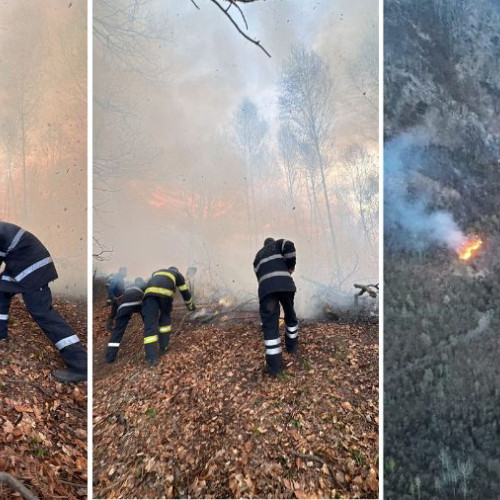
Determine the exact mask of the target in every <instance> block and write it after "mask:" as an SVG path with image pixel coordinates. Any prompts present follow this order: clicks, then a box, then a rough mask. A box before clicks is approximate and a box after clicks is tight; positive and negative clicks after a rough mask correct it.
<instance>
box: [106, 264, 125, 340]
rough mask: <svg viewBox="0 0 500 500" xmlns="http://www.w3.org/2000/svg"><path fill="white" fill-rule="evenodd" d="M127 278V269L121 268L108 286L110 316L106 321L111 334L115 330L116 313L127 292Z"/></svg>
mask: <svg viewBox="0 0 500 500" xmlns="http://www.w3.org/2000/svg"><path fill="white" fill-rule="evenodd" d="M126 277H127V268H126V267H120V269H119V271H118V273H117V274H115V275H113V276H112V277H111V280H110V281H109V284H108V301H107V303H108V305H109V306H110V310H109V316H108V319H107V320H106V330H108V332H110V331H111V330H112V329H113V322H114V320H115V316H116V312H117V311H118V305H119V302H120V298H121V296H122V295H123V293H124V292H125V281H124V280H125V278H126Z"/></svg>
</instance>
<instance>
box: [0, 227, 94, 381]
mask: <svg viewBox="0 0 500 500" xmlns="http://www.w3.org/2000/svg"><path fill="white" fill-rule="evenodd" d="M3 266H5V268H4V269H3V272H1V273H0V340H6V339H7V325H8V320H9V309H10V303H11V300H12V297H13V296H14V295H16V294H17V293H21V294H22V296H23V300H24V303H25V304H26V308H27V309H28V312H29V313H30V315H31V317H32V318H33V320H34V321H35V322H36V323H37V325H38V326H39V327H40V328H41V329H42V330H43V332H44V333H45V335H47V337H48V338H49V339H50V340H51V341H52V342H53V343H54V345H55V346H56V348H57V349H58V350H59V354H60V355H61V357H62V359H63V361H64V362H65V363H66V365H67V368H66V369H62V370H55V371H54V372H53V373H52V377H53V378H55V379H56V380H59V381H61V382H80V381H82V380H86V379H87V352H86V350H85V349H84V347H83V345H82V344H81V342H80V339H79V338H78V335H77V334H76V332H75V331H74V330H73V329H72V328H71V327H70V326H69V325H68V324H67V323H66V322H65V321H64V319H63V318H62V317H61V316H60V315H59V314H58V313H57V312H56V311H55V310H54V309H53V307H52V294H51V292H50V288H49V283H50V282H51V281H54V280H55V279H57V277H58V276H57V271H56V268H55V266H54V263H53V261H52V258H51V256H50V254H49V252H48V250H47V249H46V248H45V247H44V246H43V244H42V243H41V242H40V241H39V240H38V239H37V238H36V237H35V236H34V235H33V234H31V233H29V232H28V231H26V230H24V229H22V228H20V227H19V226H16V225H15V224H10V223H8V222H3V221H0V268H2V267H3ZM25 341H26V342H29V340H25Z"/></svg>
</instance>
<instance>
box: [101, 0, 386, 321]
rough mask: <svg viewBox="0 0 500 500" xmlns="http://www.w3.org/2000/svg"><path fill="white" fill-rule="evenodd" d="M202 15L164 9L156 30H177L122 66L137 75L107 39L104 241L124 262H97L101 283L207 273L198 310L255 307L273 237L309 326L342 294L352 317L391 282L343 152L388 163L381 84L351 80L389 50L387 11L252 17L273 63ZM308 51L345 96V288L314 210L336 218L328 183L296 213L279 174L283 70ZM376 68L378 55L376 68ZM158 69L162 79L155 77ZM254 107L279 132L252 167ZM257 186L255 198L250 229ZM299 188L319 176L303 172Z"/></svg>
mask: <svg viewBox="0 0 500 500" xmlns="http://www.w3.org/2000/svg"><path fill="white" fill-rule="evenodd" d="M106 4H107V3H106V2H97V3H96V4H95V5H96V7H97V8H94V15H95V16H96V17H99V16H100V15H105V14H106ZM122 4H123V5H129V4H130V3H129V2H126V1H125V0H123V1H122ZM200 5H201V7H202V8H201V10H197V9H196V8H194V7H193V6H192V4H191V3H190V2H189V1H187V2H161V1H157V2H152V4H151V6H152V8H153V9H154V15H153V16H151V17H152V18H155V19H165V21H164V26H165V27H166V28H165V29H164V30H163V31H162V32H161V33H160V34H159V36H158V40H159V41H158V44H154V46H153V44H152V46H151V49H150V50H145V51H144V52H146V53H147V55H148V59H147V61H145V60H142V59H140V58H137V57H135V56H136V55H137V54H134V53H132V52H130V51H127V53H120V54H119V55H120V57H122V58H124V59H125V60H126V61H127V62H130V64H128V66H127V67H126V68H125V67H123V66H122V64H121V63H120V61H119V60H117V59H116V58H113V57H112V56H110V52H111V51H110V50H109V46H108V45H106V44H107V40H108V39H107V38H104V42H102V41H100V40H98V39H96V38H94V79H95V82H96V83H95V93H94V97H95V99H96V106H95V108H94V119H95V124H96V125H95V127H94V131H95V147H94V153H95V158H94V165H95V169H96V170H95V171H96V176H95V180H94V183H95V186H96V188H97V190H96V192H95V201H96V207H95V213H94V221H95V235H96V237H97V239H98V241H99V243H100V244H101V245H103V246H104V247H105V248H107V249H109V250H112V252H111V253H109V254H103V257H104V258H105V260H104V261H96V262H95V264H96V268H97V271H98V272H100V273H103V274H107V273H110V272H113V271H116V270H117V269H118V267H120V266H126V267H127V268H128V271H129V272H128V274H129V276H128V278H129V279H130V280H132V279H133V278H134V277H135V276H137V275H141V276H143V277H148V275H149V274H150V273H151V272H152V271H154V270H155V269H157V268H159V267H164V266H169V265H176V266H177V267H179V269H181V270H185V269H186V268H187V267H188V266H195V267H197V268H198V274H197V276H196V281H197V285H196V288H197V290H196V293H195V295H196V296H197V300H198V298H199V300H204V298H207V299H208V298H210V297H212V298H218V297H221V296H224V295H235V296H236V297H237V299H238V300H240V301H244V300H246V299H248V298H250V297H256V291H257V282H256V279H255V275H254V273H253V269H252V262H253V259H254V256H255V254H256V252H257V251H258V250H259V248H260V246H261V245H262V242H263V240H264V238H265V237H267V236H272V237H275V238H287V239H291V240H292V241H294V242H295V244H296V246H297V252H298V264H297V271H296V274H294V279H295V280H296V283H297V286H298V288H299V293H298V294H297V300H298V309H299V312H300V314H302V315H303V316H309V315H312V314H314V310H313V307H312V304H313V303H314V304H317V303H319V302H321V301H322V300H325V301H327V300H328V299H329V298H330V297H328V296H327V294H326V291H325V289H324V288H322V286H323V287H328V286H331V285H334V286H335V287H337V288H338V289H339V290H341V291H342V293H343V295H341V296H340V297H336V298H337V299H338V301H341V300H342V299H345V298H346V297H347V299H346V300H350V302H351V303H352V291H353V289H352V284H353V282H354V281H356V280H360V281H361V282H373V281H376V279H377V275H378V270H377V267H378V258H377V255H376V248H378V242H377V241H373V243H372V244H373V248H372V247H369V246H368V245H365V243H364V241H363V237H362V236H360V230H359V223H358V222H359V221H358V220H356V217H355V215H354V213H353V210H352V205H353V204H354V201H353V199H351V195H350V194H349V180H348V179H347V176H346V175H345V169H343V166H342V165H341V163H342V158H341V156H342V152H343V150H344V149H345V148H346V147H347V146H348V145H351V144H353V143H361V144H363V146H364V147H365V148H366V149H367V150H368V151H369V153H370V154H372V155H373V156H376V154H377V151H378V144H377V137H378V134H377V124H378V119H377V116H374V114H373V112H372V107H373V106H375V107H376V102H369V101H368V100H367V96H371V95H378V87H377V82H378V73H377V72H375V73H377V75H376V77H375V78H372V79H370V78H366V80H364V81H363V82H361V81H360V80H359V79H358V80H356V81H353V78H352V74H353V73H355V72H356V68H358V69H359V67H360V65H364V63H363V61H362V59H363V57H364V56H366V51H365V50H364V49H365V48H366V47H368V46H370V47H371V45H373V46H374V47H377V46H378V37H376V36H374V37H372V35H373V33H372V31H370V30H367V29H366V27H367V25H368V26H370V23H371V25H374V26H375V27H376V25H377V8H376V6H374V5H372V2H368V1H364V0H358V1H356V2H347V1H346V0H343V1H342V2H338V3H335V5H333V4H332V2H328V1H326V0H322V1H319V2H315V3H314V5H311V4H310V3H305V2H301V1H291V2H255V3H251V4H248V6H246V5H245V6H244V11H245V15H246V19H247V21H248V25H249V30H248V31H249V33H250V34H251V35H253V36H255V37H256V38H258V39H260V40H261V42H262V44H263V45H265V46H266V49H268V50H269V51H270V52H271V53H272V56H273V57H272V58H271V59H269V58H267V57H266V56H265V55H264V54H263V53H262V52H261V51H260V50H259V49H258V48H257V47H255V46H254V45H252V44H250V43H248V42H246V41H245V40H244V39H243V38H242V37H240V36H239V35H238V34H237V33H236V32H235V30H234V27H233V26H232V25H231V24H230V23H228V22H227V20H226V18H225V17H224V16H221V15H220V12H219V11H218V10H217V9H213V8H212V7H213V6H212V5H211V3H210V2H204V3H203V4H200ZM363 7H364V8H363ZM147 18H148V15H147V14H146V15H145V16H144V19H147ZM106 19H107V21H109V17H108V18H106ZM137 22H139V21H137ZM108 24H109V23H108ZM375 34H376V29H375ZM157 35H158V33H156V32H155V33H154V36H157ZM370 37H372V38H373V39H371V38H370ZM160 39H161V42H160ZM369 40H371V42H370V43H371V45H370V43H368V41H369ZM141 43H144V38H142V39H141V38H140V37H138V38H137V43H136V45H135V46H139V45H140V44H141ZM297 44H304V45H305V46H306V47H307V48H308V49H310V50H315V51H316V52H317V53H318V54H319V55H320V56H321V57H322V58H323V59H324V60H325V61H326V62H327V64H328V65H329V67H330V68H331V73H332V76H333V78H334V81H335V85H336V86H335V89H334V92H335V95H334V97H333V101H334V102H335V104H336V109H337V113H336V114H335V116H332V121H333V122H334V126H333V127H332V137H331V142H332V144H331V145H330V149H329V151H328V158H327V159H326V160H327V163H328V174H327V183H328V190H329V195H330V201H331V206H332V214H333V215H332V217H333V225H334V227H335V230H336V237H337V242H338V250H339V258H340V262H341V264H342V266H343V269H342V272H343V275H344V277H345V280H344V281H343V282H342V283H338V282H335V283H334V282H333V281H334V280H333V277H334V276H336V269H335V264H334V259H333V257H332V251H331V248H330V247H329V245H330V238H329V234H328V229H327V225H326V215H325V213H324V212H322V213H311V211H310V208H309V207H310V204H311V199H312V198H313V197H317V198H318V199H319V200H320V201H319V205H320V206H321V207H322V209H324V206H323V205H322V202H323V198H322V196H323V194H322V192H321V190H320V188H319V181H318V184H317V191H316V192H315V193H312V192H309V193H308V192H307V191H306V189H305V188H303V189H302V190H301V191H299V190H297V193H296V194H297V197H296V199H294V203H291V201H290V198H289V196H288V193H287V183H286V180H285V176H284V175H283V171H282V166H281V165H280V159H279V152H278V147H277V139H276V138H277V133H278V129H279V125H280V123H279V109H278V84H279V80H280V73H281V68H282V62H283V60H285V59H286V58H287V56H288V55H289V52H290V48H291V47H292V46H293V45H297ZM116 50H118V49H116ZM372 56H373V51H372V52H370V58H371V60H372V59H373V60H374V61H375V66H376V61H377V59H376V57H375V56H373V57H372ZM141 61H142V62H143V63H144V64H143V65H142V66H141ZM146 63H147V67H146ZM133 64H134V65H135V64H137V65H138V66H139V67H137V66H133V67H132V65H133ZM363 67H364V66H363ZM155 68H156V70H157V73H158V74H161V76H160V77H157V76H156V75H154V76H152V73H155V71H154V70H155ZM141 70H143V71H142V74H141ZM146 70H147V71H146ZM361 73H363V74H367V75H369V74H370V72H369V71H368V70H367V71H365V70H364V69H363V70H362V71H359V72H358V75H359V74H361ZM353 82H354V83H353ZM354 84H355V85H356V86H355V85H354ZM358 86H359V88H358ZM245 98H246V99H249V100H250V101H252V102H253V103H254V104H255V105H256V107H257V108H258V111H259V115H260V116H261V117H262V118H263V119H264V120H265V121H266V122H267V125H268V129H267V130H268V134H267V137H266V141H267V150H266V153H265V155H267V156H266V159H265V161H262V162H261V161H255V162H253V163H252V164H251V166H249V165H246V164H245V159H244V157H243V156H244V155H242V153H241V149H238V146H237V144H236V143H237V141H236V140H235V137H234V135H235V125H234V121H235V120H234V117H235V114H236V111H237V110H238V107H239V106H240V103H241V102H242V101H243V100H244V99H245ZM110 99H112V100H111V101H110ZM353 109H356V110H357V112H356V113H354V112H352V110H353ZM375 115H376V113H375ZM265 155H263V156H265ZM250 175H253V176H254V182H255V186H254V187H255V198H256V203H255V206H254V210H253V213H254V215H255V220H253V221H251V222H250V221H249V217H248V213H249V210H248V207H249V206H253V205H252V203H251V200H250V203H249V202H248V201H247V200H246V196H248V193H249V191H250V190H249V188H248V184H249V177H250ZM300 175H302V176H303V178H304V177H305V176H306V175H309V173H306V172H305V171H304V169H303V170H302V171H301V173H300ZM318 177H319V176H318ZM298 180H299V179H296V182H297V183H298ZM302 185H304V184H302ZM376 203H377V199H376V196H375V197H374V201H373V204H376ZM311 221H312V222H311ZM250 228H252V229H250ZM96 251H99V248H97V249H96Z"/></svg>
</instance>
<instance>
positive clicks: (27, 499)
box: [0, 472, 38, 500]
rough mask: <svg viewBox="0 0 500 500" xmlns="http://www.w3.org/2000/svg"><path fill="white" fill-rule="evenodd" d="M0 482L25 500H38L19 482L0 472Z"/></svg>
mask: <svg viewBox="0 0 500 500" xmlns="http://www.w3.org/2000/svg"><path fill="white" fill-rule="evenodd" d="M2 482H3V483H7V484H8V485H9V486H10V487H11V488H13V489H15V490H16V491H17V492H18V493H20V494H21V496H22V497H23V498H24V499H25V500H38V497H37V496H35V495H34V494H33V493H32V492H31V491H30V490H29V489H28V488H26V486H24V484H23V483H21V481H19V480H18V479H16V478H15V477H14V476H11V475H10V474H7V472H0V483H2Z"/></svg>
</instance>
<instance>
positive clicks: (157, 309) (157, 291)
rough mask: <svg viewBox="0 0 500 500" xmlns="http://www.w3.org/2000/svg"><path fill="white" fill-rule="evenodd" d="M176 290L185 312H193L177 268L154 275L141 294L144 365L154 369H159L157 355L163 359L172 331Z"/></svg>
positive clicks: (191, 300) (186, 287) (187, 292)
mask: <svg viewBox="0 0 500 500" xmlns="http://www.w3.org/2000/svg"><path fill="white" fill-rule="evenodd" d="M176 288H178V289H179V291H180V292H181V295H182V298H183V299H184V303H185V304H186V307H187V308H188V311H194V310H195V305H194V302H193V298H192V297H191V293H190V291H189V288H188V286H187V284H186V280H185V279H184V276H182V274H181V273H180V272H179V270H178V269H177V268H176V267H169V268H168V269H160V270H159V271H156V272H154V273H153V275H152V276H151V278H150V280H149V281H148V285H147V287H146V290H145V291H144V298H143V300H142V316H143V318H144V350H145V353H146V361H147V362H148V363H149V364H151V365H153V366H156V365H158V351H159V354H160V356H162V355H163V354H165V353H166V352H167V349H168V344H169V341H170V331H171V328H172V327H171V321H170V313H171V312H172V303H173V299H174V294H175V289H176Z"/></svg>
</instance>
